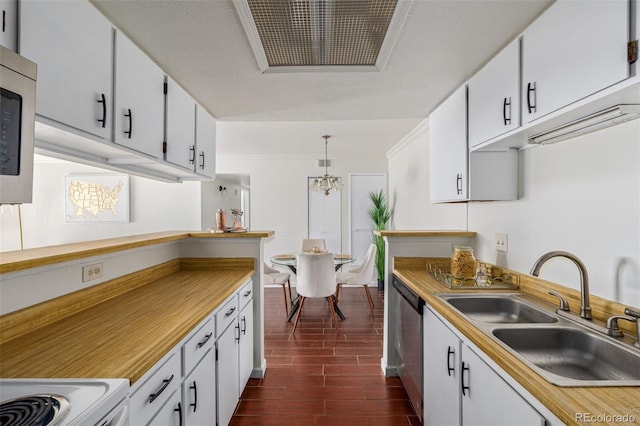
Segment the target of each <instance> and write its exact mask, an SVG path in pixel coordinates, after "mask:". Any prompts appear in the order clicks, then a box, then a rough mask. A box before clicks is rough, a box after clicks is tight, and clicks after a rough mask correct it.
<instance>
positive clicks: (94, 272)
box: [82, 263, 102, 283]
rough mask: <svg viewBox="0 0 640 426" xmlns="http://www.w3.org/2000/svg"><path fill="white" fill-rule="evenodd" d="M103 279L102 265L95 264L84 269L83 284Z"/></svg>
mask: <svg viewBox="0 0 640 426" xmlns="http://www.w3.org/2000/svg"><path fill="white" fill-rule="evenodd" d="M98 278H102V263H94V264H92V265H87V266H83V267H82V282H83V283H86V282H87V281H92V280H97V279H98Z"/></svg>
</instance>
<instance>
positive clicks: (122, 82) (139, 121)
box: [114, 31, 164, 159]
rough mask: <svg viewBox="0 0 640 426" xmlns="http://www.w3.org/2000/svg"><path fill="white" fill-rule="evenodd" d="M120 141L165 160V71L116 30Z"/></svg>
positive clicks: (124, 144) (117, 111)
mask: <svg viewBox="0 0 640 426" xmlns="http://www.w3.org/2000/svg"><path fill="white" fill-rule="evenodd" d="M115 51H116V55H115V57H116V64H115V73H116V74H115V81H116V95H115V103H116V107H115V113H114V114H115V125H116V128H115V135H114V141H115V142H116V143H117V144H120V145H123V146H126V147H128V148H131V149H134V150H136V151H140V152H143V153H145V154H149V155H151V156H152V157H154V158H158V159H162V156H163V155H162V142H163V139H164V72H163V71H162V70H161V69H160V67H158V66H157V65H156V64H155V63H154V62H153V61H152V60H151V59H150V58H149V57H148V56H147V55H146V54H145V53H144V52H143V51H142V50H140V49H139V48H138V46H136V45H135V44H133V42H132V41H131V40H129V39H128V38H127V36H125V35H124V34H123V33H121V32H120V31H118V32H117V33H116V44H115Z"/></svg>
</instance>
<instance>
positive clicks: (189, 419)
mask: <svg viewBox="0 0 640 426" xmlns="http://www.w3.org/2000/svg"><path fill="white" fill-rule="evenodd" d="M182 401H183V403H184V408H183V410H184V411H183V413H184V423H183V424H184V425H186V426H200V425H214V424H215V422H216V359H215V350H210V351H209V352H207V354H206V355H205V356H204V358H203V359H202V361H201V362H200V364H198V366H197V367H196V369H195V370H193V372H192V373H191V374H190V375H189V377H187V378H186V379H185V381H184V382H183V383H182Z"/></svg>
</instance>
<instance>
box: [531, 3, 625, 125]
mask: <svg viewBox="0 0 640 426" xmlns="http://www.w3.org/2000/svg"><path fill="white" fill-rule="evenodd" d="M628 8H629V4H628V1H627V0H613V1H607V0H594V1H576V0H559V1H557V2H556V3H554V4H553V5H552V6H551V7H550V8H549V9H548V10H547V11H545V12H544V14H543V15H542V16H540V18H538V19H537V20H536V21H535V22H534V23H533V24H532V25H531V26H530V27H529V28H527V29H526V30H525V32H524V36H523V50H522V57H523V62H522V64H523V65H522V66H523V87H522V109H523V110H522V113H523V120H524V121H525V122H531V121H534V120H536V119H538V118H540V117H542V116H544V115H546V114H549V113H550V112H553V111H555V110H557V109H559V108H562V107H563V106H566V105H568V104H570V103H572V102H575V101H577V100H579V99H582V98H584V97H586V96H588V95H590V94H592V93H595V92H597V91H599V90H601V89H604V88H606V87H608V86H610V85H612V84H614V83H617V82H619V81H621V80H624V79H626V78H627V77H628V75H629V65H628V63H627V42H628V33H629V20H628Z"/></svg>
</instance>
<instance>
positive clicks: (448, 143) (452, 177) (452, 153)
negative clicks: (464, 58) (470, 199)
mask: <svg viewBox="0 0 640 426" xmlns="http://www.w3.org/2000/svg"><path fill="white" fill-rule="evenodd" d="M467 157H468V153H467V87H466V86H462V87H460V88H459V89H457V90H456V91H455V92H453V94H451V96H449V97H448V98H447V99H446V100H445V101H444V102H443V103H442V104H440V106H439V107H438V108H436V109H435V110H434V111H433V112H432V113H431V115H429V167H430V185H431V201H464V200H466V199H467V180H468V175H467V170H468V165H467Z"/></svg>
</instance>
